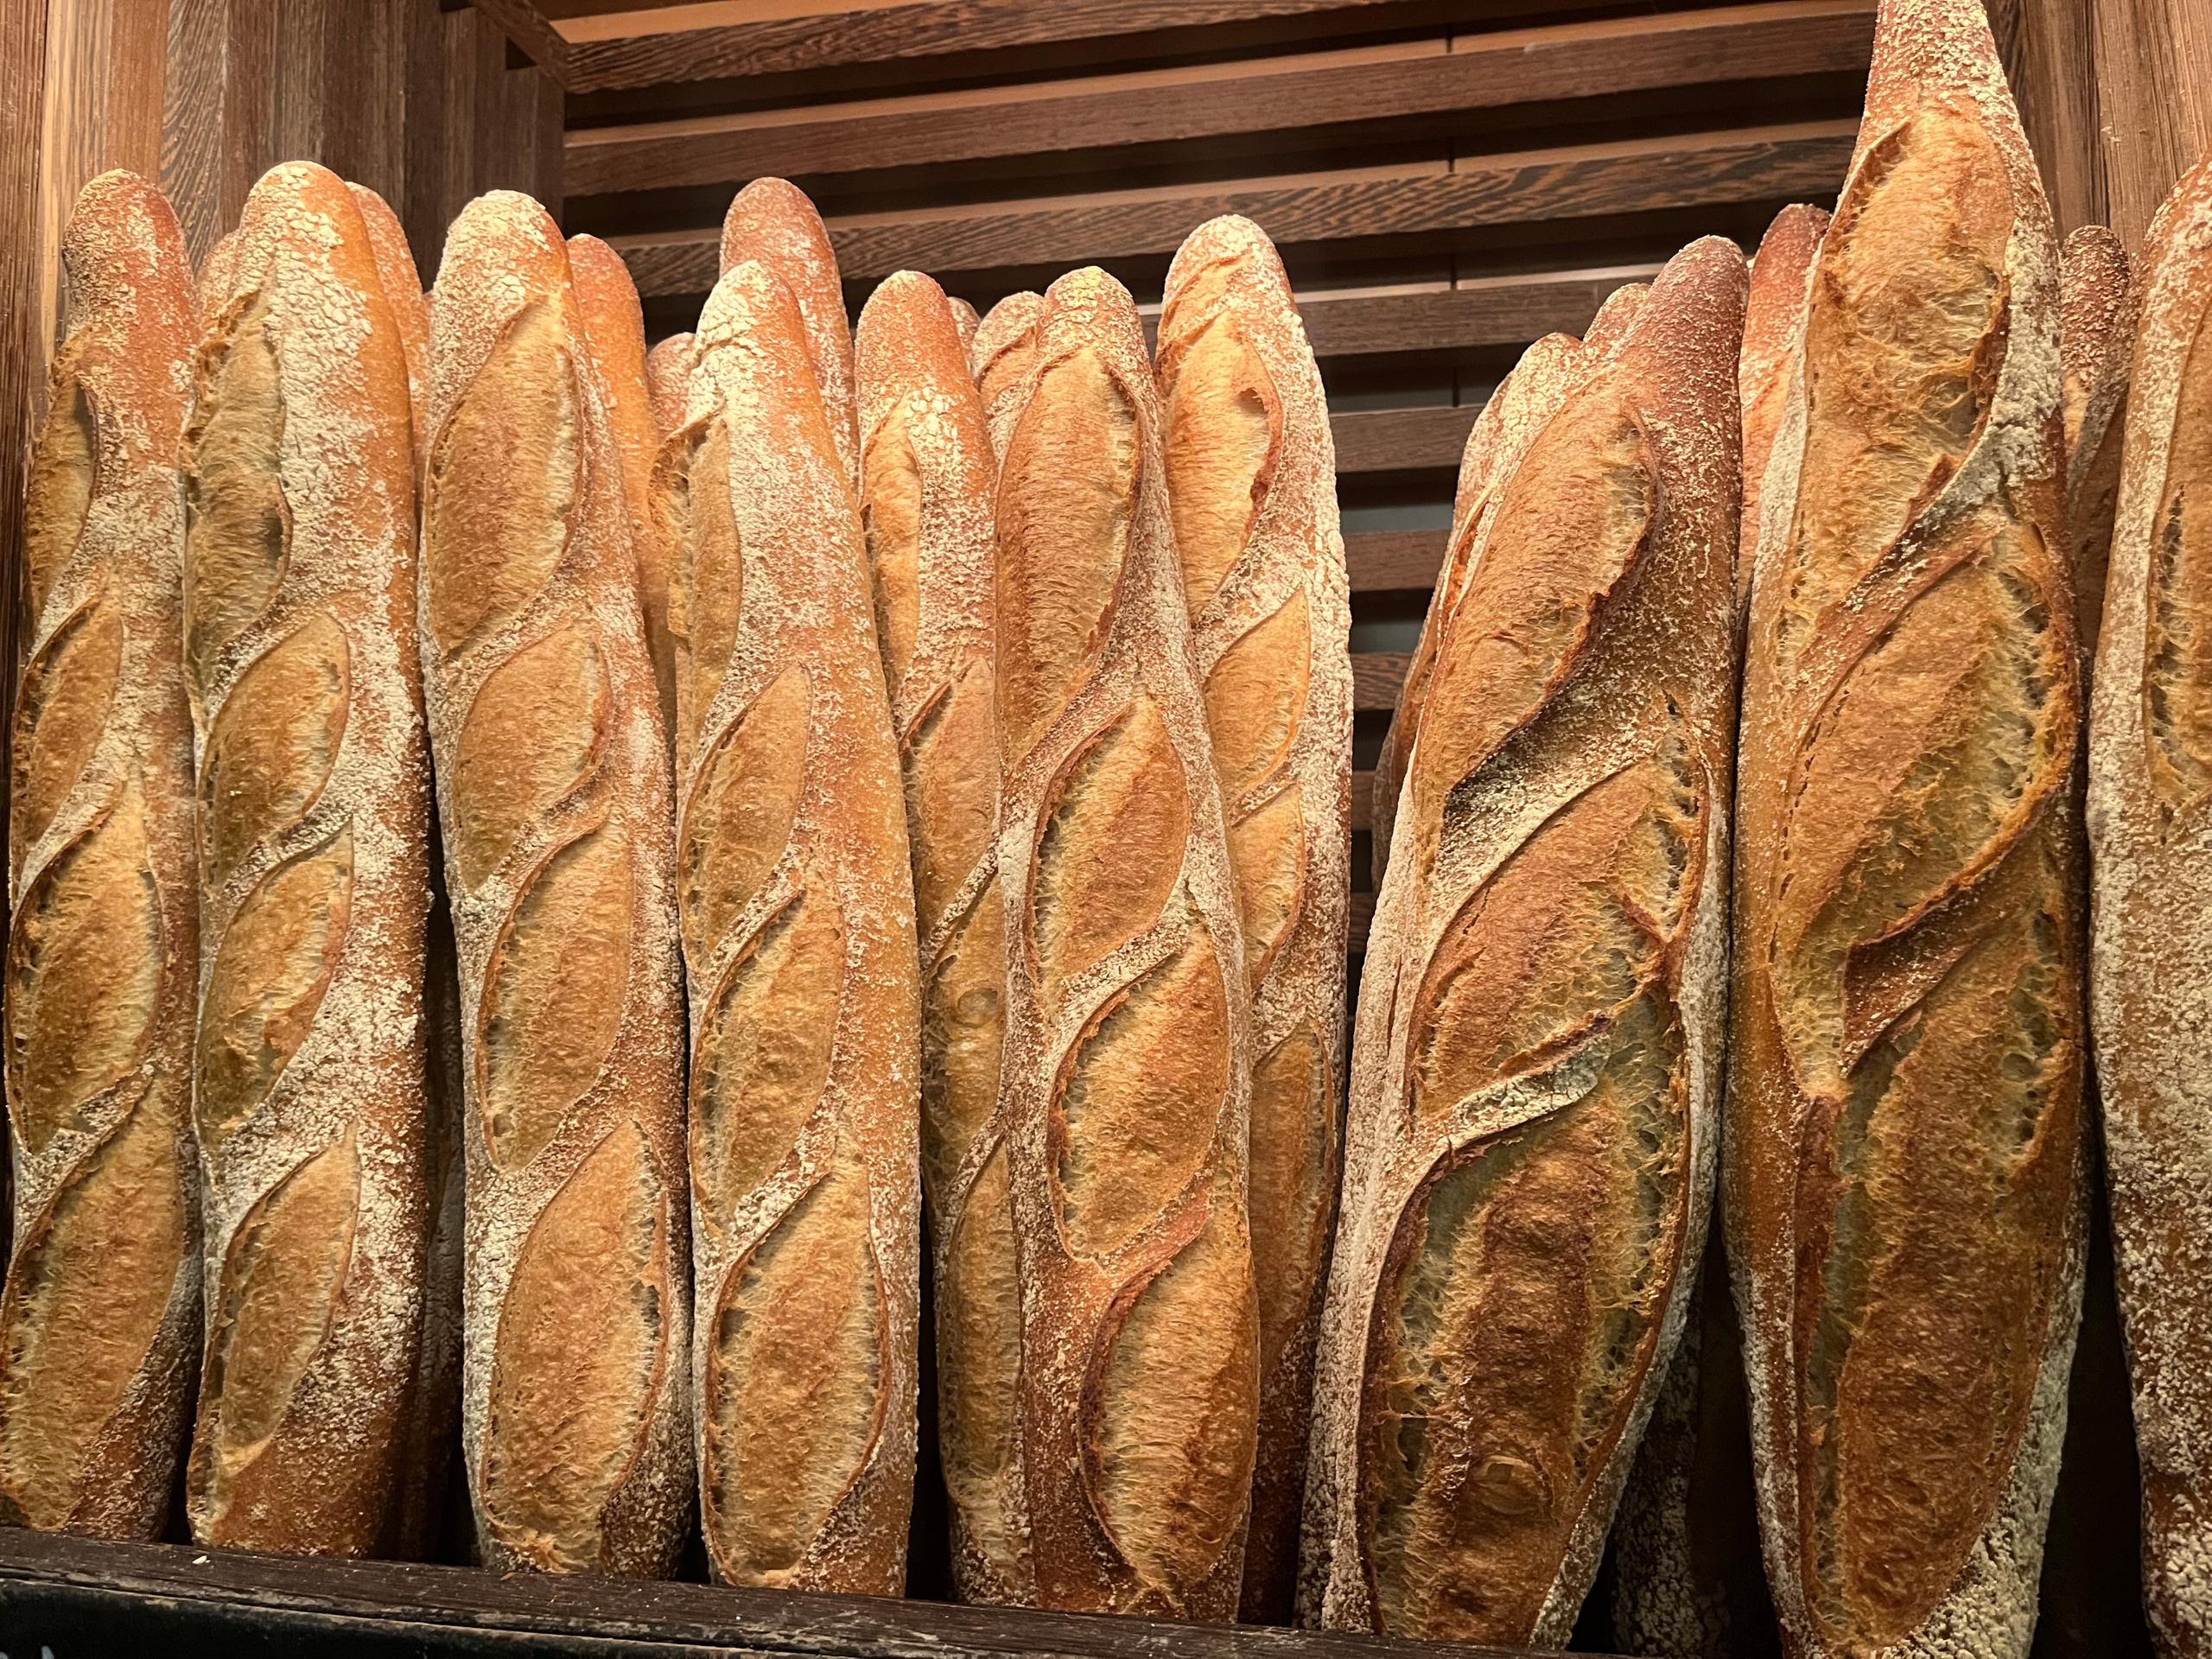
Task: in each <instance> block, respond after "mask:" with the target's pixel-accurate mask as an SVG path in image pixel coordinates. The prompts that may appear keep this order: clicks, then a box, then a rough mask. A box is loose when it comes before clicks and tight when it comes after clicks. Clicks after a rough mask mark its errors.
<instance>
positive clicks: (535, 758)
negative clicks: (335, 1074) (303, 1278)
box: [420, 191, 691, 1577]
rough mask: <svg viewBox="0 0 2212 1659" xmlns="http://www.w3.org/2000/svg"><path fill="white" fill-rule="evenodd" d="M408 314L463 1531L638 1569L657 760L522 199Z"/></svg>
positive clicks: (658, 852) (678, 1526)
mask: <svg viewBox="0 0 2212 1659" xmlns="http://www.w3.org/2000/svg"><path fill="white" fill-rule="evenodd" d="M432 321H433V327H432V337H431V352H430V367H431V398H430V428H431V434H432V436H431V448H430V457H429V465H428V467H427V468H426V474H425V476H426V483H425V495H424V509H423V526H424V533H423V582H422V585H421V603H420V626H421V634H422V639H423V659H424V664H425V673H424V683H425V691H426V699H425V701H426V704H427V707H428V709H429V725H430V734H431V739H432V742H433V744H434V746H435V751H436V754H437V759H438V762H439V766H438V805H439V817H440V822H441V823H442V825H443V826H444V828H445V831H446V868H447V884H448V890H449V891H450V893H451V894H452V899H453V918H454V941H455V944H456V947H457V950H458V955H459V960H460V966H461V1014H462V1020H461V1029H462V1038H463V1052H464V1056H465V1058H466V1062H467V1073H466V1091H467V1103H468V1110H467V1128H466V1133H465V1155H466V1160H467V1274H466V1281H467V1282H466V1287H465V1291H464V1302H463V1310H464V1311H463V1333H464V1338H465V1351H464V1356H463V1368H462V1395H461V1399H462V1414H461V1430H462V1452H463V1456H464V1459H465V1460H466V1464H467V1471H468V1487H469V1496H470V1502H471V1505H472V1508H473V1510H474V1515H475V1520H476V1529H477V1536H478V1545H479V1548H480V1552H481V1554H482V1555H483V1557H484V1559H485V1560H486V1562H487V1563H489V1564H491V1565H493V1566H495V1567H499V1568H502V1569H512V1568H517V1567H530V1568H537V1569H542V1570H549V1571H569V1572H577V1571H587V1572H601V1573H622V1574H627V1575H631V1576H641V1577H656V1576H665V1575H666V1574H667V1573H669V1572H671V1570H672V1569H673V1568H674V1567H675V1565H676V1560H677V1554H678V1552H679V1550H680V1548H681V1546H682V1542H683V1530H684V1525H685V1521H686V1517H687V1516H688V1514H689V1511H690V1494H691V1455H690V1399H689V1395H690V1389H689V1378H688V1376H687V1373H686V1367H685V1364H684V1356H685V1355H686V1354H687V1353H688V1351H689V1346H690V1281H689V1274H688V1271H687V1268H688V1256H689V1249H688V1237H687V1232H686V1221H685V1182H684V1162H683V1141H682V1134H683V1127H682V1126H683V1081H682V1080H683V1057H682V1043H683V993H682V980H681V966H680V963H679V961H678V958H677V942H676V915H675V893H674V881H673V876H672V864H673V841H674V829H673V810H672V802H671V791H670V779H669V770H668V767H669V761H668V751H667V747H666V739H665V737H664V734H663V731H662V728H661V723H660V716H659V708H658V696H657V694H656V690H655V687H654V684H653V678H652V664H651V659H650V658H649V657H648V656H647V653H646V649H645V634H644V628H643V623H642V620H641V618H640V616H639V609H638V598H637V580H636V573H635V570H634V569H633V568H632V563H631V554H630V538H629V535H628V531H627V526H626V504H625V499H624V495H623V481H622V477H621V472H620V463H619V461H618V460H617V458H616V452H615V448H614V444H613V438H612V436H611V435H610V433H609V429H608V425H607V416H606V411H605V408H604V405H603V402H602V398H601V390H600V384H599V378H598V376H597V375H596V374H594V373H593V372H591V370H590V367H589V346H588V343H587V339H586V335H585V333H584V324H583V319H582V314H581V312H580V310H579V308H578V307H577V305H576V302H575V292H574V289H573V286H572V283H571V279H570V275H569V259H568V255H567V252H566V251H565V249H564V247H563V243H562V240H561V235H560V232H559V231H558V229H557V228H556V226H554V224H553V221H552V220H551V219H550V218H548V217H547V215H546V213H545V211H544V209H543V208H542V207H539V206H538V205H537V203H536V202H534V201H532V200H530V199H529V198H528V197H526V196H521V195H518V194H514V193H512V192H508V191H495V192H493V193H492V194H489V195H485V196H480V197H479V198H477V200H474V201H473V202H471V203H470V204H469V206H468V207H467V208H466V209H464V210H463V211H462V213H461V217H460V218H459V219H456V220H454V225H453V227H452V229H451V231H450V232H448V236H447V238H446V248H445V256H444V259H443V261H442V264H441V265H440V267H439V271H438V281H437V287H436V292H435V303H434V305H433V308H432ZM579 952H584V953H588V954H587V957H586V959H587V960H588V961H589V962H590V963H591V964H592V972H591V974H590V975H589V976H581V975H576V974H574V973H573V972H570V971H568V970H567V969H566V966H565V964H566V963H569V961H570V960H571V959H573V957H575V955H576V954H577V953H579Z"/></svg>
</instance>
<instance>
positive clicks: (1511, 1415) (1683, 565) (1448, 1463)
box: [1301, 238, 1745, 1646]
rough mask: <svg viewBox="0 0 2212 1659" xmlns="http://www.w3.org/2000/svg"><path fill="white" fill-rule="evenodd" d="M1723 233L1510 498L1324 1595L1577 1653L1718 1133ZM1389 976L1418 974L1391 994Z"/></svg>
mask: <svg viewBox="0 0 2212 1659" xmlns="http://www.w3.org/2000/svg"><path fill="white" fill-rule="evenodd" d="M1744 292H1745V273H1744V262H1743V257H1742V256H1741V255H1740V254H1739V253H1738V252H1737V251H1736V249H1735V247H1734V245H1732V244H1731V243H1728V242H1726V241H1723V240H1720V239H1719V238H1707V239H1706V240H1704V241H1701V242H1698V243H1695V244H1693V245H1691V246H1690V247H1688V248H1687V249H1685V250H1684V251H1682V252H1681V253H1680V254H1678V255H1676V256H1675V258H1674V260H1673V261H1671V262H1670V263H1669V265H1668V266H1667V268H1666V269H1665V270H1663V271H1662V273H1661V275H1660V277H1659V278H1658V280H1657V281H1656V283H1654V285H1653V286H1652V288H1651V290H1650V292H1649V296H1644V297H1643V299H1642V301H1641V303H1640V305H1638V306H1637V307H1636V308H1635V314H1634V317H1633V321H1630V322H1628V323H1627V325H1626V326H1625V327H1624V329H1622V330H1621V331H1620V332H1619V333H1618V334H1617V335H1616V334H1611V333H1609V334H1607V335H1606V336H1605V340H1604V342H1603V343H1602V344H1601V345H1600V346H1599V347H1597V348H1596V349H1594V350H1592V352H1591V353H1589V356H1590V357H1592V358H1594V359H1597V362H1596V366H1595V367H1594V368H1593V369H1592V371H1591V372H1589V373H1588V374H1587V375H1586V377H1585V378H1582V379H1580V381H1579V383H1578V384H1576V385H1574V386H1573V387H1572V388H1571V389H1570V390H1569V391H1567V394H1566V396H1565V397H1564V398H1563V399H1562V400H1561V402H1560V405H1559V407H1558V408H1557V410H1555V411H1554V413H1553V415H1552V416H1551V418H1550V419H1549V420H1548V421H1546V422H1545V423H1543V426H1542V428H1541V430H1540V431H1539V432H1538V433H1537V435H1535V438H1534V439H1532V440H1531V441H1530V442H1529V445H1528V447H1527V449H1526V450H1525V452H1524V453H1523V454H1522V456H1521V458H1520V460H1519V462H1518V464H1517V465H1516V466H1515V467H1513V468H1512V470H1511V472H1510V474H1509V475H1508V476H1506V477H1505V478H1504V479H1503V480H1502V482H1501V484H1500V485H1499V486H1498V487H1497V491H1496V495H1495V505H1493V507H1492V508H1491V512H1490V516H1489V522H1488V526H1487V528H1486V529H1485V531H1484V533H1483V537H1482V542H1481V545H1480V546H1479V548H1478V550H1476V553H1475V555H1474V556H1473V560H1472V563H1471V569H1470V571H1469V574H1468V576H1467V579H1466V585H1465V591H1464V592H1463V593H1462V594H1461V595H1460V601H1459V603H1460V608H1461V614H1463V615H1465V616H1468V617H1478V618H1479V619H1480V620H1481V626H1480V627H1479V628H1477V627H1464V628H1459V627H1455V628H1453V629H1452V630H1451V631H1450V632H1448V633H1447V634H1446V638H1445V639H1444V641H1443V644H1442V646H1441V648H1440V651H1439V652H1438V655H1437V658H1436V666H1435V670H1434V672H1433V676H1432V678H1431V682H1430V687H1429V693H1428V702H1427V708H1426V709H1425V711H1424V714H1423V716H1422V723H1421V735H1420V739H1419V741H1418V742H1417V743H1416V744H1415V746H1414V752H1413V759H1412V765H1411V767H1410V769H1409V771H1408V775H1407V782H1406V790H1405V796H1404V799H1403V801H1402V804H1401V807H1400V810H1399V815H1398V822H1397V827H1396V831H1395V841H1396V848H1395V852H1394V854H1393V855H1392V858H1391V861H1390V866H1389V873H1388V875H1387V877H1386V878H1385V885H1384V887H1383V893H1382V895H1381V897H1380V899H1379V901H1378V906H1377V916H1376V924H1375V933H1374V936H1373V938H1372V939H1371V942H1370V947H1369V966H1368V972H1367V976H1366V977H1365V978H1364V979H1363V982H1362V987H1361V1007H1360V1013H1359V1023H1358V1027H1357V1047H1356V1049H1355V1052H1354V1058H1353V1062H1352V1067H1353V1069H1352V1092H1351V1116H1350V1119H1349V1122H1348V1125H1347V1129H1346V1154H1345V1173H1344V1211H1343V1216H1342V1218H1341V1220H1340V1222H1339V1224H1338V1242H1337V1249H1336V1254H1335V1258H1334V1262H1333V1264H1332V1269H1331V1276H1330V1282H1329V1294H1328V1304H1327V1309H1326V1312H1325V1317H1324V1323H1323V1328H1322V1339H1321V1340H1322V1348H1321V1360H1320V1376H1319V1386H1318V1389H1317V1395H1316V1400H1315V1405H1314V1412H1315V1422H1314V1431H1313V1432H1314V1453H1313V1466H1312V1469H1311V1471H1310V1473H1309V1477H1308V1481H1309V1484H1308V1489H1307V1495H1306V1560H1305V1563H1304V1569H1303V1570H1304V1573H1305V1578H1304V1582H1303V1584H1302V1586H1301V1592H1302V1594H1303V1595H1304V1597H1305V1599H1306V1607H1307V1611H1308V1612H1309V1614H1312V1615H1318V1616H1319V1619H1320V1621H1321V1622H1322V1623H1324V1624H1327V1625H1330V1626H1332V1627H1336V1628H1341V1629H1355V1630H1383V1631H1387V1632H1390V1633H1393V1634H1398V1635H1404V1636H1414V1637H1449V1638H1452V1639H1455V1640H1462V1641H1487V1642H1494V1643H1510V1644H1516V1645H1518V1644H1524V1643H1525V1644H1528V1645H1532V1646H1552V1645H1555V1644H1558V1643H1560V1642H1562V1641H1563V1640H1564V1639H1565V1637H1566V1636H1567V1632H1568V1630H1569V1629H1570V1628H1571V1627H1572V1625H1573V1622H1574V1618H1575V1614H1576V1612H1577V1611H1578V1610H1579V1608H1580V1605H1581V1602H1582V1599H1583V1596H1584V1594H1585V1593H1586V1592H1587V1590H1588V1588H1589V1586H1590V1581H1591V1579H1592V1575H1593V1574H1594V1573H1596V1571H1597V1567H1598V1560H1599V1554H1600V1552H1601V1551H1602V1549H1603V1547H1604V1542H1605V1530H1606V1528H1607V1526H1608V1525H1609V1524H1610V1522H1611V1518H1612V1511H1613V1506H1614V1503H1615V1502H1616V1500H1617V1498H1618V1494H1619V1492H1620V1489H1621V1484H1622V1481H1623V1479H1624V1478H1625V1476H1626V1474H1627V1471H1628V1465H1629V1460H1630V1457H1631V1456H1632V1454H1633V1452H1634V1451H1635V1448H1636V1444H1637V1438H1638V1437H1639V1436H1640V1434H1641V1433H1642V1432H1643V1423H1644V1420H1645V1418H1646V1416H1647V1415H1648V1414H1649V1411H1650V1408H1651V1403H1652V1400H1653V1398H1654V1396H1655V1395H1656V1392H1657V1389H1658V1388H1659V1385H1660V1383H1661V1380H1662V1377H1663V1376H1665V1374H1666V1370H1667V1365H1668V1361H1669V1357H1670V1356H1671V1354H1672V1351H1673V1349H1674V1347H1675V1342H1676V1339H1677V1338H1678V1337H1679V1334H1680V1332H1681V1325H1682V1321H1683V1318H1684V1306H1685V1304H1686V1302H1687V1300H1688V1292H1689V1287H1690V1284H1691V1281H1692V1279H1693V1277H1694V1264H1695V1262H1696V1261H1697V1258H1698V1252H1699V1250H1700V1247H1701V1245H1702V1243H1703V1234H1704V1228H1705V1223H1706V1216H1707V1208H1708V1206H1709V1202H1710V1198H1711V1192H1712V1170H1713V1147H1714V1136H1715V1132H1716V1130H1717V1128H1718V1121H1719V1101H1718V1094H1719V1081H1720V1074H1719V1065H1720V1039H1721V1034H1722V1033H1721V1027H1722V1020H1723V997H1722V993H1723V989H1724V983H1723V975H1724V965H1723V964H1724V961H1725V957H1726V872H1727V868H1728V866H1727V846H1728V824H1727V812H1726V803H1727V801H1728V798H1729V774H1730V761H1731V752H1732V742H1733V736H1734V722H1733V713H1734V697H1733V690H1734V680H1733V674H1732V636H1733V628H1734V598H1733V580H1734V576H1733V571H1734V555H1735V537H1736V520H1737V514H1738V509H1739V503H1738V471H1737V454H1738V450H1737V445H1738V431H1739V426H1738V422H1739V416H1738V409H1737V404H1736V358H1737V353H1738V349H1739V347H1740V345H1741V330H1742V322H1743V304H1744ZM1378 966H1384V967H1386V968H1387V969H1389V971H1385V972H1382V973H1378V972H1377V971H1376V969H1377V967H1378Z"/></svg>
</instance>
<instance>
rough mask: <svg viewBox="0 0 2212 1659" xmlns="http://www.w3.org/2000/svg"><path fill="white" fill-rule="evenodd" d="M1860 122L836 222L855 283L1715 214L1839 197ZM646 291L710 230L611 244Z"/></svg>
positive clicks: (671, 290)
mask: <svg viewBox="0 0 2212 1659" xmlns="http://www.w3.org/2000/svg"><path fill="white" fill-rule="evenodd" d="M1852 132H1853V127H1852V124H1850V123H1848V122H1837V121H1810V122H1802V123H1797V124H1791V125H1787V126H1777V127H1758V128H1749V129H1741V130H1732V131H1724V132H1707V133H1696V134H1690V135H1687V136H1683V137H1659V138H1637V139H1631V140H1628V141H1625V142H1621V143H1604V144H1586V145H1579V146H1575V147H1573V148H1568V149H1551V150H1534V151H1528V152H1524V153H1521V154H1516V155H1505V156H1484V157H1481V158H1479V159H1478V160H1471V161H1468V162H1463V163H1461V164H1459V167H1458V168H1457V170H1455V171H1451V172H1442V171H1439V170H1437V169H1436V168H1433V167H1424V168H1390V169H1383V170H1378V171H1375V172H1360V173H1351V174H1327V175H1313V176H1311V177H1307V178H1303V179H1268V180H1256V181H1249V182H1239V183H1230V184H1224V185H1220V186H1217V187H1214V188H1211V189H1210V190H1204V191H1198V192H1192V191H1189V190H1185V189H1166V190H1142V191H1128V192H1122V193H1112V194H1108V193H1101V194H1096V195H1091V196H1084V197H1073V198H1064V199H1058V200H1035V201H1029V202H1016V203H1005V204H999V205H996V206H994V207H959V208H928V209H920V210H917V211H914V212H912V213H870V214H857V215H854V216H851V217H849V218H842V219H839V218H833V219H830V220H829V239H830V241H831V244H832V245H834V246H835V247H836V251H837V264H838V267H839V269H840V270H842V272H843V273H844V275H845V277H847V278H848V279H852V278H856V277H882V276H887V275H888V274H889V273H890V272H892V271H893V270H901V269H906V268H912V269H915V270H938V271H957V270H990V269H992V268H995V267H1003V266H1008V265H1014V264H1079V263H1081V262H1082V261H1084V260H1095V259H1101V258H1107V257H1126V256H1128V255H1132V254H1146V253H1166V252H1170V251H1173V249H1174V248H1175V247H1176V246H1177V245H1179V244H1180V242H1181V241H1182V239H1183V237H1184V235H1185V233H1186V232H1188V230H1189V229H1190V227H1191V226H1192V224H1194V223H1198V222H1199V221H1202V220H1205V219H1211V218H1213V217H1215V216H1217V215H1218V214H1222V213H1241V214H1243V216H1244V217H1246V218H1248V219H1255V220H1256V221H1257V222H1258V223H1259V224H1260V225H1261V226H1263V227H1264V228H1265V229H1266V230H1267V232H1268V234H1269V235H1270V236H1272V237H1273V238H1274V240H1275V241H1276V243H1277V244H1278V245H1294V244H1300V243H1307V242H1331V241H1338V240H1342V239H1344V238H1351V237H1376V236H1404V235H1411V234H1416V233H1423V232H1457V231H1468V230H1475V229H1479V228H1482V227H1484V226H1494V225H1508V224H1522V223H1527V222H1529V221H1532V220H1561V219H1583V218H1592V217H1599V216H1602V215H1605V214H1609V213H1638V212H1646V211H1649V210H1652V209H1656V208H1664V207H1713V206H1719V205H1721V204H1723V203H1734V202H1749V201H1765V200H1778V199H1781V198H1784V197H1789V196H1802V195H1821V194H1828V193H1831V192H1833V190H1834V188H1835V185H1836V182H1837V181H1838V180H1839V179H1840V177H1841V176H1842V172H1843V166H1844V163H1845V162H1846V161H1847V159H1848V157H1849V156H1850V152H1851V136H1852ZM608 240H609V241H610V242H612V243H613V245H615V247H616V248H617V249H618V250H620V252H621V254H622V256H623V257H624V258H626V259H627V260H628V261H629V262H630V270H631V273H632V275H633V276H634V277H636V278H637V281H638V291H639V293H640V294H643V295H645V296H648V297H651V296H661V295H678V294H699V293H703V292H705V290H706V289H708V288H709V286H710V285H711V284H712V283H713V281H714V277H715V246H716V235H715V232H712V231H708V230H702V231H687V232H671V233H665V234H650V235H636V236H625V237H610V238H608Z"/></svg>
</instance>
